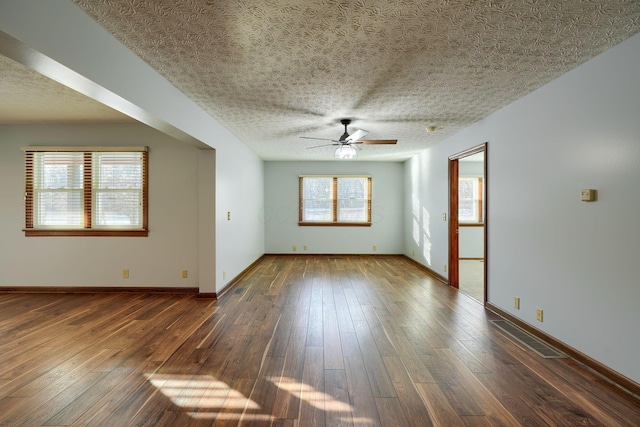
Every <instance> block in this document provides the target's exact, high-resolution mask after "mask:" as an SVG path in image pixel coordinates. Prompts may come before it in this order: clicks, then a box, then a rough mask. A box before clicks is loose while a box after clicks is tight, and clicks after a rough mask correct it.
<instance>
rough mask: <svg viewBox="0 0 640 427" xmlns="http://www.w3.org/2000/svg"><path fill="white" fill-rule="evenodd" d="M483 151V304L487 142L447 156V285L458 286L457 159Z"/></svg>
mask: <svg viewBox="0 0 640 427" xmlns="http://www.w3.org/2000/svg"><path fill="white" fill-rule="evenodd" d="M478 153H484V186H483V187H484V188H483V189H484V227H483V228H484V304H486V303H487V265H488V261H489V257H488V255H489V254H488V253H487V248H488V245H487V237H488V233H487V228H488V222H489V215H488V212H489V191H488V190H489V185H488V174H487V172H488V169H489V168H488V166H487V165H488V161H487V159H488V155H487V154H488V143H487V142H485V143H483V144H480V145H477V146H475V147H472V148H469V149H467V150H464V151H461V152H459V153H456V154H454V155H452V156H449V285H450V286H452V287H454V288H456V289H459V288H460V270H459V268H458V262H459V258H460V257H459V251H460V248H459V238H458V232H459V228H460V225H459V221H458V178H459V163H458V162H459V160H460V159H462V158H464V157H468V156H471V155H474V154H478Z"/></svg>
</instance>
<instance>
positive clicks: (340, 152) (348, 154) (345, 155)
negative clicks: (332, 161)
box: [334, 144, 358, 160]
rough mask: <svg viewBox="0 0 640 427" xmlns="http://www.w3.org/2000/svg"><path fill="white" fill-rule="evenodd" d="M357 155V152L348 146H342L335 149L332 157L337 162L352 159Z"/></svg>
mask: <svg viewBox="0 0 640 427" xmlns="http://www.w3.org/2000/svg"><path fill="white" fill-rule="evenodd" d="M357 155H358V152H357V151H356V149H355V148H353V147H352V146H351V145H348V144H342V145H340V146H338V148H336V152H335V153H334V156H335V158H336V159H338V160H349V159H353V158H354V157H356V156H357Z"/></svg>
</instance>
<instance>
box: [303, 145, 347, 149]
mask: <svg viewBox="0 0 640 427" xmlns="http://www.w3.org/2000/svg"><path fill="white" fill-rule="evenodd" d="M330 145H341V144H322V145H314V146H313V147H307V150H309V149H311V148H319V147H329V146H330Z"/></svg>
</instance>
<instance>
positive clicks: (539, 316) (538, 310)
mask: <svg viewBox="0 0 640 427" xmlns="http://www.w3.org/2000/svg"><path fill="white" fill-rule="evenodd" d="M542 314H543V313H542V309H541V308H536V320H537V321H538V322H542V321H543V317H542Z"/></svg>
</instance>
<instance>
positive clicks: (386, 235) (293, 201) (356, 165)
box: [265, 161, 404, 254]
mask: <svg viewBox="0 0 640 427" xmlns="http://www.w3.org/2000/svg"><path fill="white" fill-rule="evenodd" d="M403 171H404V164H403V163H398V162H349V161H342V162H336V161H330V162H265V200H266V204H265V233H266V234H265V236H266V239H265V242H266V252H267V253H294V251H293V249H292V247H293V246H294V245H295V246H297V253H311V254H343V253H348V254H369V253H372V254H401V253H402V252H403V243H402V230H403V215H402V208H403V204H404V203H403V191H402V179H403ZM308 174H321V175H326V174H344V175H369V176H371V181H372V184H371V185H372V208H371V209H372V213H371V222H372V225H371V227H300V226H298V176H299V175H308ZM305 245H307V250H306V251H305V250H304V246H305ZM374 245H375V246H376V249H377V250H375V251H374V250H373V246H374Z"/></svg>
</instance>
